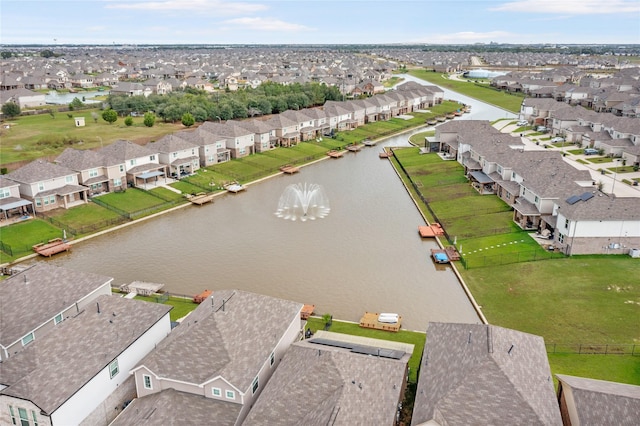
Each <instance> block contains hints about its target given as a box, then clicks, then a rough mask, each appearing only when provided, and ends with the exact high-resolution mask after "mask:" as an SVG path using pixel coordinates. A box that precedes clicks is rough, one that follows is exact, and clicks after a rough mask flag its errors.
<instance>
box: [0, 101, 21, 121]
mask: <svg viewBox="0 0 640 426" xmlns="http://www.w3.org/2000/svg"><path fill="white" fill-rule="evenodd" d="M20 112H21V111H20V105H18V104H17V103H15V102H7V103H6V104H4V105H2V113H3V114H4V115H5V116H7V117H8V118H13V117H17V116H18V115H20Z"/></svg>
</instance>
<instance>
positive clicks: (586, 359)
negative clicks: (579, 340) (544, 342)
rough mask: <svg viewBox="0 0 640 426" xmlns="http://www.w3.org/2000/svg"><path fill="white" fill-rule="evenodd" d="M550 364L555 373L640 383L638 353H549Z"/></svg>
mask: <svg viewBox="0 0 640 426" xmlns="http://www.w3.org/2000/svg"><path fill="white" fill-rule="evenodd" d="M549 365H550V366H551V371H552V372H553V374H567V375H569V376H578V377H590V378H592V379H599V380H609V381H613V382H619V383H628V384H630V385H640V356H638V355H636V356H630V355H577V354H549ZM554 380H555V377H554Z"/></svg>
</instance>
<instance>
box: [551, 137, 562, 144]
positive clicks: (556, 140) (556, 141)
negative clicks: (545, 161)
mask: <svg viewBox="0 0 640 426" xmlns="http://www.w3.org/2000/svg"><path fill="white" fill-rule="evenodd" d="M550 142H551V143H558V142H564V138H561V137H557V138H553V139H551V141H550Z"/></svg>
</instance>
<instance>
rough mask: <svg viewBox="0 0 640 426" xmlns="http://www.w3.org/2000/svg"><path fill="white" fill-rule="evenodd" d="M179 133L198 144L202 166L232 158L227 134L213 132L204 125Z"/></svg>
mask: <svg viewBox="0 0 640 426" xmlns="http://www.w3.org/2000/svg"><path fill="white" fill-rule="evenodd" d="M179 133H180V134H179V135H178V136H179V137H181V138H183V139H185V140H188V141H191V142H193V143H197V144H198V147H199V151H198V152H199V154H200V166H201V167H206V166H210V165H212V164H218V163H224V162H225V161H229V160H231V150H230V149H228V148H227V137H226V136H221V135H216V134H213V133H211V132H209V131H207V130H206V127H203V126H200V127H198V128H197V129H196V130H195V131H186V130H185V131H182V132H179Z"/></svg>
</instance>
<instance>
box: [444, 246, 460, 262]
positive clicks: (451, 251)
mask: <svg viewBox="0 0 640 426" xmlns="http://www.w3.org/2000/svg"><path fill="white" fill-rule="evenodd" d="M444 251H445V252H447V256H449V260H460V253H458V250H457V249H456V248H455V247H454V246H449V247H445V249H444Z"/></svg>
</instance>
